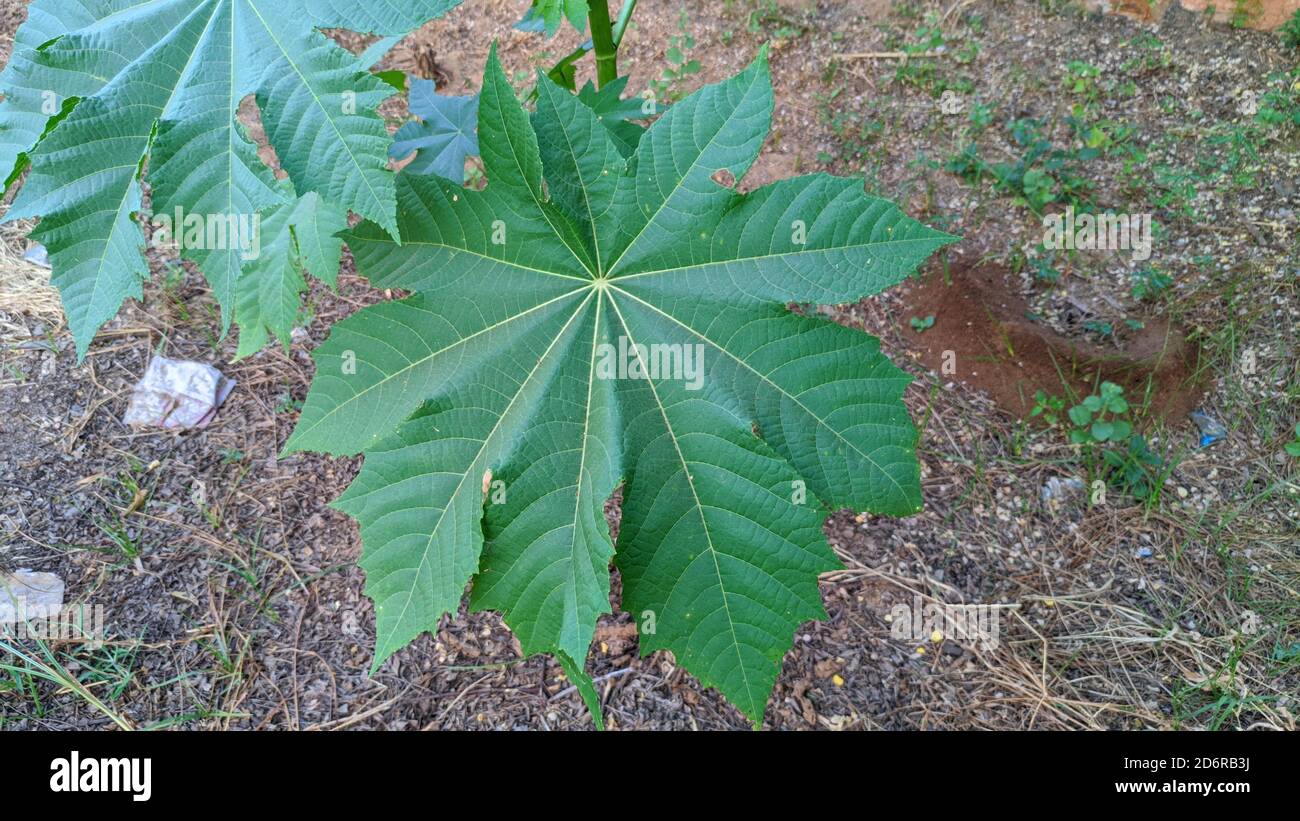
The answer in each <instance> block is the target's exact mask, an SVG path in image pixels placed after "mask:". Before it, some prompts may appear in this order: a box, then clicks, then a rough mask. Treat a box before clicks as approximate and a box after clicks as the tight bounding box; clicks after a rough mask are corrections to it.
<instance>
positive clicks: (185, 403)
mask: <svg viewBox="0 0 1300 821" xmlns="http://www.w3.org/2000/svg"><path fill="white" fill-rule="evenodd" d="M234 389H235V383H234V380H231V379H227V378H226V377H225V376H224V375H222V373H221V371H219V370H217V369H216V368H214V367H212V366H211V365H205V364H203V363H202V362H190V361H186V360H181V359H168V358H167V357H165V356H155V357H154V358H153V359H152V360H150V362H149V367H148V368H147V369H146V370H145V372H144V377H143V378H142V379H141V380H140V381H139V382H137V383H136V386H135V390H134V391H133V392H132V394H131V406H130V407H128V408H127V409H126V415H125V416H124V417H122V421H123V422H124V423H126V424H128V425H147V426H149V427H160V428H201V427H203V426H205V425H207V424H208V423H209V422H211V421H212V418H213V417H214V416H216V415H217V408H219V407H221V403H222V402H224V401H226V397H227V396H229V395H230V392H231V391H232V390H234Z"/></svg>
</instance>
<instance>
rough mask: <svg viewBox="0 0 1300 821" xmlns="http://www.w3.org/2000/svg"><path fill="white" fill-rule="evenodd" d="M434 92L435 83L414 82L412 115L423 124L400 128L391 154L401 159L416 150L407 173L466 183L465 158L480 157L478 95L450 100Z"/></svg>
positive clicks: (408, 124)
mask: <svg viewBox="0 0 1300 821" xmlns="http://www.w3.org/2000/svg"><path fill="white" fill-rule="evenodd" d="M434 91H435V88H434V83H433V80H421V79H414V80H412V81H411V97H410V108H411V113H412V114H414V115H416V116H417V117H419V118H420V119H421V120H422V121H423V122H415V121H412V122H409V123H407V124H406V125H404V126H402V127H401V128H400V129H398V131H397V133H396V134H395V135H393V144H392V146H390V147H389V149H388V155H389V156H390V157H392V158H394V159H401V158H403V157H405V156H406V155H408V154H410V153H411V152H412V151H415V152H417V153H416V155H415V159H414V160H412V161H411V163H410V164H409V165H407V166H406V168H405V171H406V172H407V173H410V174H437V175H438V176H440V177H445V178H446V179H449V180H451V181H452V182H458V183H463V182H464V181H465V158H466V157H477V156H478V129H477V124H478V95H477V94H472V95H469V96H467V97H449V96H446V95H441V94H436V93H434Z"/></svg>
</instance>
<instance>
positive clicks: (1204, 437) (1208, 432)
mask: <svg viewBox="0 0 1300 821" xmlns="http://www.w3.org/2000/svg"><path fill="white" fill-rule="evenodd" d="M1187 415H1188V416H1189V417H1191V420H1192V421H1193V422H1195V423H1196V427H1197V428H1199V429H1200V431H1201V444H1200V446H1201V447H1203V448H1204V447H1209V446H1210V445H1213V444H1214V443H1215V442H1217V441H1219V440H1220V439H1224V438H1226V437H1227V435H1228V429H1227V428H1225V427H1224V426H1223V425H1222V424H1221V423H1220V422H1219V421H1218V420H1216V419H1214V418H1212V417H1210V416H1207V415H1206V414H1204V413H1201V412H1200V411H1192V412H1191V413H1189V414H1187Z"/></svg>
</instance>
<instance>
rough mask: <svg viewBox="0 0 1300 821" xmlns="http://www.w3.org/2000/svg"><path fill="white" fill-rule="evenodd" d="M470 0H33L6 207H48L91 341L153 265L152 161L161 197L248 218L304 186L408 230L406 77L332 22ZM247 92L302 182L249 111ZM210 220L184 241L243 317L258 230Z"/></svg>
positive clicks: (16, 86) (54, 252)
mask: <svg viewBox="0 0 1300 821" xmlns="http://www.w3.org/2000/svg"><path fill="white" fill-rule="evenodd" d="M459 2H460V0H400V2H386V3H358V2H353V1H352V0H348V2H344V0H275V2H271V0H33V2H32V3H31V5H30V7H29V10H28V20H27V22H26V23H25V24H24V25H23V26H22V27H21V28H20V29H19V32H18V35H17V38H16V41H15V44H14V51H13V56H12V58H11V59H10V62H9V64H8V65H7V66H6V67H5V70H4V73H3V75H0V91H3V93H4V95H5V99H4V102H3V104H0V173H3V174H4V175H5V176H6V177H7V178H9V179H10V180H12V179H14V178H16V177H17V175H18V173H19V172H20V171H21V170H22V169H23V168H24V167H26V166H27V165H30V168H31V170H30V173H29V174H28V176H27V179H26V181H25V182H24V184H23V187H22V190H21V191H20V193H19V195H18V197H17V199H16V200H15V202H14V205H13V207H12V208H11V209H10V211H9V213H8V215H7V219H17V218H21V217H38V216H39V217H41V223H40V225H39V226H38V227H37V228H36V229H35V231H34V232H33V238H35V239H38V240H39V241H41V242H43V243H44V244H45V245H46V246H48V248H49V252H50V259H51V263H52V265H53V275H52V280H53V282H54V284H55V285H56V286H57V287H58V288H59V290H60V292H61V293H62V295H63V301H64V307H65V310H66V313H67V315H68V324H69V326H70V328H71V329H72V333H73V336H74V338H75V339H76V342H77V348H78V352H79V353H81V354H84V353H85V351H86V348H87V347H88V346H89V344H90V340H91V339H92V338H93V337H94V334H95V332H96V330H97V329H98V328H99V327H100V326H101V325H102V324H103V323H104V322H106V321H107V320H108V319H110V318H112V317H113V315H114V314H116V313H117V310H118V308H119V307H120V306H121V304H122V302H123V301H124V300H125V299H126V298H127V297H139V296H140V290H141V283H142V281H143V280H144V279H145V278H146V277H147V276H148V266H147V264H146V262H145V258H144V255H143V253H142V251H141V246H142V245H143V244H144V232H143V229H142V227H141V226H140V224H139V223H138V222H137V220H136V214H137V212H138V211H139V210H140V207H141V202H142V185H141V182H142V173H143V169H145V168H146V167H147V168H148V176H149V183H150V184H151V186H152V209H153V212H154V214H155V215H165V216H166V217H168V218H171V216H172V215H173V214H177V213H179V214H182V215H187V216H191V215H192V216H197V217H199V218H200V219H203V220H205V221H206V222H207V223H209V224H214V223H215V224H217V225H219V224H220V222H221V221H222V220H224V219H230V220H235V222H236V224H237V222H238V218H240V217H251V216H252V215H256V214H260V213H262V212H263V211H267V210H268V209H274V208H277V207H279V206H281V205H282V204H284V203H291V202H293V201H294V199H295V191H296V192H297V193H298V194H308V193H316V194H319V195H320V197H321V198H322V199H323V200H324V202H325V203H327V204H328V205H329V206H330V207H334V208H337V209H343V210H345V211H346V210H348V209H350V210H352V211H355V212H357V213H358V214H361V215H363V216H365V217H366V218H368V219H370V220H373V221H375V222H377V223H378V224H380V225H383V226H385V227H386V228H387V229H388V230H391V231H396V218H395V208H396V195H395V191H394V184H393V175H392V173H391V172H390V171H389V170H388V169H387V151H388V144H389V142H390V138H389V135H388V132H387V130H386V128H385V127H384V122H383V119H382V118H381V117H380V116H379V115H378V114H377V113H376V110H375V109H376V108H377V106H378V105H379V103H380V102H382V101H383V99H384V98H385V97H387V96H388V95H390V94H391V93H393V89H392V87H391V86H389V85H387V84H386V83H384V82H382V81H380V80H378V79H377V78H375V77H373V76H371V75H370V74H368V73H366V71H365V70H364V66H363V65H362V64H361V63H360V62H359V61H358V60H357V58H355V57H354V56H352V55H351V54H350V53H349V52H347V51H346V50H344V49H342V48H340V47H338V46H337V45H335V44H334V43H333V42H332V41H330V40H328V39H327V38H326V37H325V36H324V35H323V34H321V33H320V31H319V29H321V28H326V27H330V28H347V29H352V30H355V31H361V32H367V33H375V34H387V35H394V34H404V33H406V32H409V31H411V30H413V29H414V28H416V27H418V26H419V25H421V24H422V23H423V22H425V21H426V20H429V19H432V18H435V17H438V16H440V15H442V14H445V13H446V12H447V11H448V10H449V9H451V8H453V7H455V6H456V5H458V4H459ZM249 96H252V97H254V98H255V99H256V101H257V104H258V108H259V109H260V112H261V117H262V123H263V125H264V126H265V129H266V134H267V138H268V140H269V141H270V143H271V145H272V146H273V147H274V148H275V151H276V153H277V156H278V158H279V160H280V164H281V165H282V167H283V169H284V170H285V171H286V172H287V174H288V177H289V180H290V181H291V183H292V184H291V185H290V186H288V187H287V188H286V187H285V186H282V185H278V184H277V183H276V180H275V178H274V176H273V174H272V172H271V170H270V168H268V167H267V166H266V165H265V164H264V163H263V162H262V161H261V160H260V159H259V158H258V156H257V152H256V148H255V146H254V145H253V143H252V142H251V141H250V140H249V138H248V135H247V134H246V133H245V130H244V128H243V126H242V125H241V123H240V122H239V120H238V119H237V118H236V114H237V111H238V108H239V106H240V104H241V102H242V101H243V100H244V99H245V98H247V97H249ZM247 224H249V225H252V223H251V222H248V223H247ZM203 235H204V236H211V237H212V238H213V239H211V240H208V241H206V242H200V243H197V244H184V245H183V246H182V250H181V253H182V256H184V257H185V258H186V259H190V260H192V261H193V262H195V263H196V264H197V265H198V266H199V268H200V269H201V270H202V271H203V273H204V276H205V277H206V278H207V280H208V282H209V283H210V285H211V287H212V290H213V293H214V295H215V296H216V298H217V301H218V302H219V303H220V305H221V308H222V315H223V329H225V328H229V326H230V323H231V321H232V319H233V317H234V316H235V314H236V302H237V299H236V294H237V292H238V291H240V290H241V286H240V279H241V277H242V276H243V275H244V273H245V272H246V271H247V269H248V268H249V267H250V265H249V263H250V262H252V260H251V259H250V258H249V254H248V253H247V250H248V249H247V246H249V245H251V244H252V242H251V239H250V238H249V237H247V236H243V235H240V236H239V237H238V240H239V241H235V239H234V238H232V237H233V235H231V236H225V235H221V236H225V238H224V239H219V238H218V237H219V235H218V234H217V233H212V234H210V235H209V234H207V233H204V234H203ZM263 264H267V263H265V262H263ZM271 264H272V265H276V264H278V262H273V263H271Z"/></svg>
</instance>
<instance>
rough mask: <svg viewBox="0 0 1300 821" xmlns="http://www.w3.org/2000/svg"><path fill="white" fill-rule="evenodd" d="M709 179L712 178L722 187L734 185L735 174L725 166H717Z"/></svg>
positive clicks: (733, 186)
mask: <svg viewBox="0 0 1300 821" xmlns="http://www.w3.org/2000/svg"><path fill="white" fill-rule="evenodd" d="M709 179H711V180H713V181H714V182H716V183H717V184H718V185H721V186H722V187H723V188H735V187H736V175H735V174H733V173H731V171H729V170H728V169H726V168H719V169H718V170H717V171H714V172H713V174H711V175H710V176H709Z"/></svg>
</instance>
